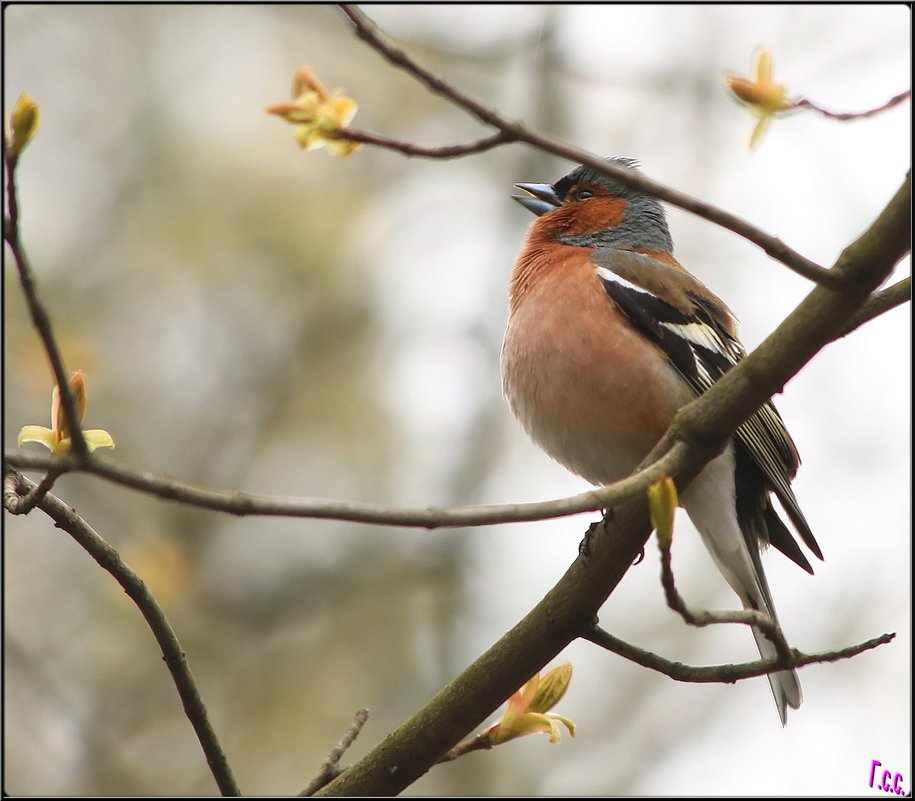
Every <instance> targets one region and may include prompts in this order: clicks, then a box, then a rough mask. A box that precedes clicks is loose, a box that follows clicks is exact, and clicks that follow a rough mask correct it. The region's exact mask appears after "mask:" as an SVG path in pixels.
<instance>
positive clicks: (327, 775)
mask: <svg viewBox="0 0 915 801" xmlns="http://www.w3.org/2000/svg"><path fill="white" fill-rule="evenodd" d="M368 719H369V711H368V710H367V709H360V710H359V711H358V712H356V716H355V717H354V718H353V722H352V723H351V724H350V727H349V728H348V729H347V730H346V731H345V732H344V734H343V737H341V738H340V742H338V743H337V744H336V745H335V746H334V748H333V750H332V751H331V752H330V753H329V754H328V755H327V759H325V760H324V762H323V763H322V765H321V769H320V771H318V775H317V776H315V777H314V778H313V779H312V780H311V781H310V782H309V783H308V786H307V787H306V788H305V789H304V790H302V792H301V793H299V795H300V796H309V795H314V794H315V793H316V792H318V790H320V789H321V788H322V787H323V786H324V785H325V784H327V783H328V782H330V781H333V780H334V779H336V778H337V776H339V775H340V773H342V771H343V769H342V768H341V767H340V765H339V762H340V759H341V758H342V757H343V754H345V753H346V751H347V749H348V748H349V747H350V746H351V745H352V744H353V742H355V740H356V738H357V737H358V736H359V732H361V731H362V727H363V726H364V725H365V722H366V721H367V720H368Z"/></svg>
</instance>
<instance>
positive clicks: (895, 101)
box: [792, 89, 912, 122]
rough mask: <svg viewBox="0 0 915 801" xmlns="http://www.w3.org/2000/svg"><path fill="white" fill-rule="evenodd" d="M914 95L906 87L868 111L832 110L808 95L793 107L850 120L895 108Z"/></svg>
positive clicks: (833, 117)
mask: <svg viewBox="0 0 915 801" xmlns="http://www.w3.org/2000/svg"><path fill="white" fill-rule="evenodd" d="M911 96H912V90H911V89H906V90H905V91H904V92H900V93H899V94H898V95H893V97H891V98H890V99H889V100H887V101H886V103H883V104H881V105H879V106H877V107H876V108H869V109H867V110H866V111H841V112H840V111H830V110H829V109H826V108H823V107H822V106H820V105H817V104H816V103H814V102H813V101H812V100H808V99H807V98H806V97H802V98H800V99H798V100H796V101H795V102H794V103H792V109H801V108H809V109H811V110H813V111H816V112H819V113H820V114H822V115H823V116H824V117H829V118H830V119H833V120H841V121H842V122H847V121H849V120H861V119H864V118H865V117H873V116H874V115H875V114H880V113H881V112H882V111H886V110H887V109H891V108H893V106H898V105H899V104H900V103H901V102H902V101H903V100H907V99H908V98H910V97H911Z"/></svg>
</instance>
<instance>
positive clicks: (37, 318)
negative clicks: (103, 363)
mask: <svg viewBox="0 0 915 801" xmlns="http://www.w3.org/2000/svg"><path fill="white" fill-rule="evenodd" d="M5 142H6V138H5V137H4V143H5ZM3 160H4V162H5V163H6V204H7V211H8V216H7V217H6V218H5V219H4V220H3V238H4V239H5V240H6V243H7V244H8V245H9V248H10V251H11V252H12V254H13V261H14V262H15V264H16V269H17V271H18V272H19V283H20V284H21V285H22V291H23V293H24V295H25V301H26V305H27V306H28V308H29V314H30V315H31V317H32V324H33V325H34V326H35V330H36V331H38V335H39V337H41V342H42V344H43V345H44V350H45V353H46V354H47V356H48V360H49V361H50V363H51V371H52V372H53V374H54V380H55V381H56V382H57V389H58V391H59V392H60V401H61V404H62V406H63V410H64V419H65V420H66V421H67V426H68V427H69V429H70V442H71V448H72V451H73V455H74V457H75V458H76V459H80V460H81V459H85V458H86V457H88V456H89V448H88V446H87V445H86V439H85V437H83V429H82V421H81V420H80V418H79V413H78V411H77V409H76V401H75V400H74V398H73V393H72V392H70V385H69V377H68V376H67V371H66V369H65V368H64V361H63V356H61V353H60V348H59V347H58V345H57V339H56V337H55V336H54V329H53V327H52V325H51V318H50V316H49V315H48V313H47V311H46V310H45V308H44V305H43V304H42V303H41V301H40V300H39V298H38V287H37V286H36V284H35V278H34V275H33V273H32V268H31V267H30V266H29V260H28V257H27V256H26V253H25V248H24V247H23V245H22V241H21V239H20V237H19V199H18V195H17V192H16V167H17V165H18V163H19V157H18V156H11V155H10V154H9V153H7V152H6V148H5V146H4V153H3ZM52 483H53V481H52ZM49 488H50V485H49Z"/></svg>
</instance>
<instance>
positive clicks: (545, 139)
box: [340, 4, 841, 288]
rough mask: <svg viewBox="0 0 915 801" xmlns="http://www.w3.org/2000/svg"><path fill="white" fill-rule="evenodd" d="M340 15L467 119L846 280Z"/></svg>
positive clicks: (828, 277) (352, 12) (819, 275)
mask: <svg viewBox="0 0 915 801" xmlns="http://www.w3.org/2000/svg"><path fill="white" fill-rule="evenodd" d="M340 10H341V11H342V12H343V15H344V16H345V17H346V18H347V19H348V20H349V22H350V23H351V24H352V26H353V30H354V32H355V34H356V36H357V37H359V38H360V39H361V40H362V41H364V42H365V43H366V44H367V45H368V46H369V47H371V48H372V49H373V50H375V51H376V52H377V53H379V54H380V55H381V56H383V57H384V58H385V59H387V61H388V62H390V63H391V64H393V65H394V66H396V67H398V68H400V69H402V70H404V71H406V72H407V73H409V74H410V75H412V76H413V77H414V78H416V79H417V80H418V81H420V82H421V83H423V84H424V85H425V86H426V87H427V88H428V89H429V90H430V91H431V92H434V93H435V94H437V95H440V96H442V97H444V98H446V99H447V100H449V101H450V102H451V103H453V104H454V105H456V106H458V107H459V108H462V109H463V110H464V111H466V112H467V113H468V114H471V115H472V116H474V117H476V118H477V119H478V120H479V121H480V122H482V123H484V124H485V125H489V126H491V127H493V128H495V129H496V130H497V131H499V132H500V133H501V134H503V135H504V136H505V141H506V142H524V143H526V144H528V145H532V146H533V147H535V148H537V149H539V150H541V151H543V152H545V153H552V154H553V155H554V156H558V157H560V158H564V159H568V160H569V161H572V162H577V163H579V164H585V165H587V166H588V167H591V168H592V169H594V170H597V171H598V172H600V173H603V174H604V175H609V176H610V177H612V178H615V179H616V180H618V181H620V182H621V183H624V184H626V185H627V186H630V187H632V188H633V189H637V190H639V191H640V192H645V193H646V194H648V195H653V196H654V197H656V198H658V199H659V200H664V201H666V202H668V203H670V204H672V205H674V206H677V207H679V208H681V209H683V210H684V211H688V212H690V213H692V214H695V215H696V216H698V217H702V218H703V219H706V220H708V221H709V222H712V223H715V224H716V225H719V226H721V227H722V228H726V229H728V230H729V231H733V232H734V233H736V234H738V235H740V236H742V237H743V238H744V239H747V240H749V241H750V242H752V243H753V244H755V245H757V246H759V247H760V248H762V249H763V250H764V251H765V252H766V253H767V254H768V255H769V256H771V257H772V258H773V259H775V260H776V261H779V262H781V263H782V264H784V265H785V266H786V267H788V268H789V269H791V270H793V271H794V272H796V273H798V274H799V275H802V276H804V277H805V278H808V279H809V280H811V281H814V282H815V283H817V284H820V285H821V286H830V287H833V288H839V287H840V286H841V279H840V277H839V276H837V275H836V274H834V273H832V272H831V271H829V270H826V269H824V268H823V267H821V266H820V265H819V264H817V263H816V262H814V261H812V260H810V259H808V258H806V257H805V256H803V255H801V254H800V253H798V252H797V251H795V250H793V249H792V248H790V247H788V246H787V245H786V244H785V243H784V242H782V241H781V240H780V239H778V238H777V237H774V236H772V235H771V234H767V233H766V232H765V231H762V230H761V229H759V228H757V227H756V226H754V225H752V224H750V223H749V222H747V221H746V220H744V219H742V218H740V217H738V216H737V215H736V214H731V213H730V212H728V211H725V210H724V209H720V208H718V207H717V206H714V205H712V204H711V203H706V202H705V201H702V200H699V199H698V198H694V197H692V196H690V195H687V194H686V193H684V192H680V191H678V190H676V189H672V188H671V187H668V186H665V185H663V184H660V183H658V182H656V181H653V180H651V179H650V178H648V177H647V176H645V175H643V174H642V173H640V172H636V171H634V170H627V169H624V168H622V167H619V166H617V165H615V164H610V163H607V162H605V161H604V160H603V159H601V158H599V157H597V156H595V155H594V154H593V153H589V152H588V151H586V150H582V149H581V148H578V147H575V146H573V145H569V144H567V143H565V142H562V141H559V140H557V139H553V138H551V137H549V136H546V135H545V134H541V133H539V132H537V131H534V130H532V129H530V128H528V127H527V126H526V125H524V124H523V123H521V122H518V121H514V120H509V119H507V118H506V117H504V116H503V115H502V114H500V113H499V112H498V111H496V110H495V109H492V108H490V107H488V106H486V105H484V104H483V103H480V102H479V101H478V100H476V99H475V98H474V97H472V96H471V95H469V94H467V93H466V92H463V91H461V90H460V89H458V88H457V87H456V86H454V85H453V84H451V83H450V82H448V81H446V80H445V79H444V78H442V77H440V76H438V75H436V74H434V73H433V72H430V71H429V70H427V69H426V68H425V67H423V66H422V65H421V64H419V63H418V62H417V61H415V60H414V59H413V58H411V57H410V56H409V55H407V53H406V52H404V51H403V50H402V49H401V48H400V47H398V46H397V45H395V44H394V43H393V42H392V41H391V40H390V39H389V38H388V37H387V36H385V35H384V34H383V33H382V32H381V31H380V30H379V29H378V26H377V25H376V24H375V23H374V22H372V21H371V20H370V19H369V18H368V17H367V16H366V15H365V14H364V13H363V12H362V11H361V10H359V9H357V8H356V7H355V6H351V5H348V4H341V5H340Z"/></svg>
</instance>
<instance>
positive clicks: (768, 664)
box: [582, 624, 896, 684]
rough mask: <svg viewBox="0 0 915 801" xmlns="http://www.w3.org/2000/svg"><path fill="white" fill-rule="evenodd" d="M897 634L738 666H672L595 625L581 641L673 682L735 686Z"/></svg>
mask: <svg viewBox="0 0 915 801" xmlns="http://www.w3.org/2000/svg"><path fill="white" fill-rule="evenodd" d="M895 637H896V634H895V633H893V634H881V635H880V636H879V637H874V638H873V639H871V640H867V641H865V642H862V643H858V644H857V645H851V646H848V647H847V648H840V649H839V650H836V651H823V652H822V653H818V654H805V653H802V652H801V651H798V650H796V649H794V648H792V649H790V652H789V657H790V658H789V659H787V660H785V659H782V658H781V657H773V658H771V659H758V660H756V661H755V662H747V663H745V664H741V665H702V666H697V665H685V664H683V663H682V662H674V661H671V660H670V659H665V658H664V657H663V656H659V655H658V654H655V653H653V652H651V651H646V650H645V649H643V648H639V647H637V646H635V645H632V644H631V643H628V642H625V641H624V640H621V639H619V638H618V637H614V636H613V635H612V634H610V632H608V631H606V630H604V629H602V628H601V627H600V626H598V625H596V624H595V625H594V626H593V627H592V628H591V629H589V630H588V631H587V632H585V633H584V634H582V638H583V639H585V640H588V641H589V642H593V643H594V644H595V645H599V646H600V647H601V648H605V649H606V650H608V651H611V652H612V653H615V654H618V655H619V656H622V657H624V658H625V659H629V660H630V661H632V662H635V663H636V664H638V665H641V666H642V667H646V668H650V669H651V670H656V671H657V672H658V673H663V674H664V675H665V676H668V677H669V678H671V679H673V680H674V681H682V682H692V683H698V684H710V683H721V684H734V683H735V682H738V681H742V680H743V679H750V678H755V677H756V676H763V675H766V674H767V673H773V672H775V671H779V670H789V669H792V668H798V667H803V666H804V665H812V664H817V663H820V662H835V661H837V660H839V659H849V658H851V657H853V656H857V655H858V654H860V653H862V652H864V651H868V650H870V649H872V648H877V647H878V646H881V645H885V644H886V643H888V642H891V641H892V640H893V639H894V638H895Z"/></svg>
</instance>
